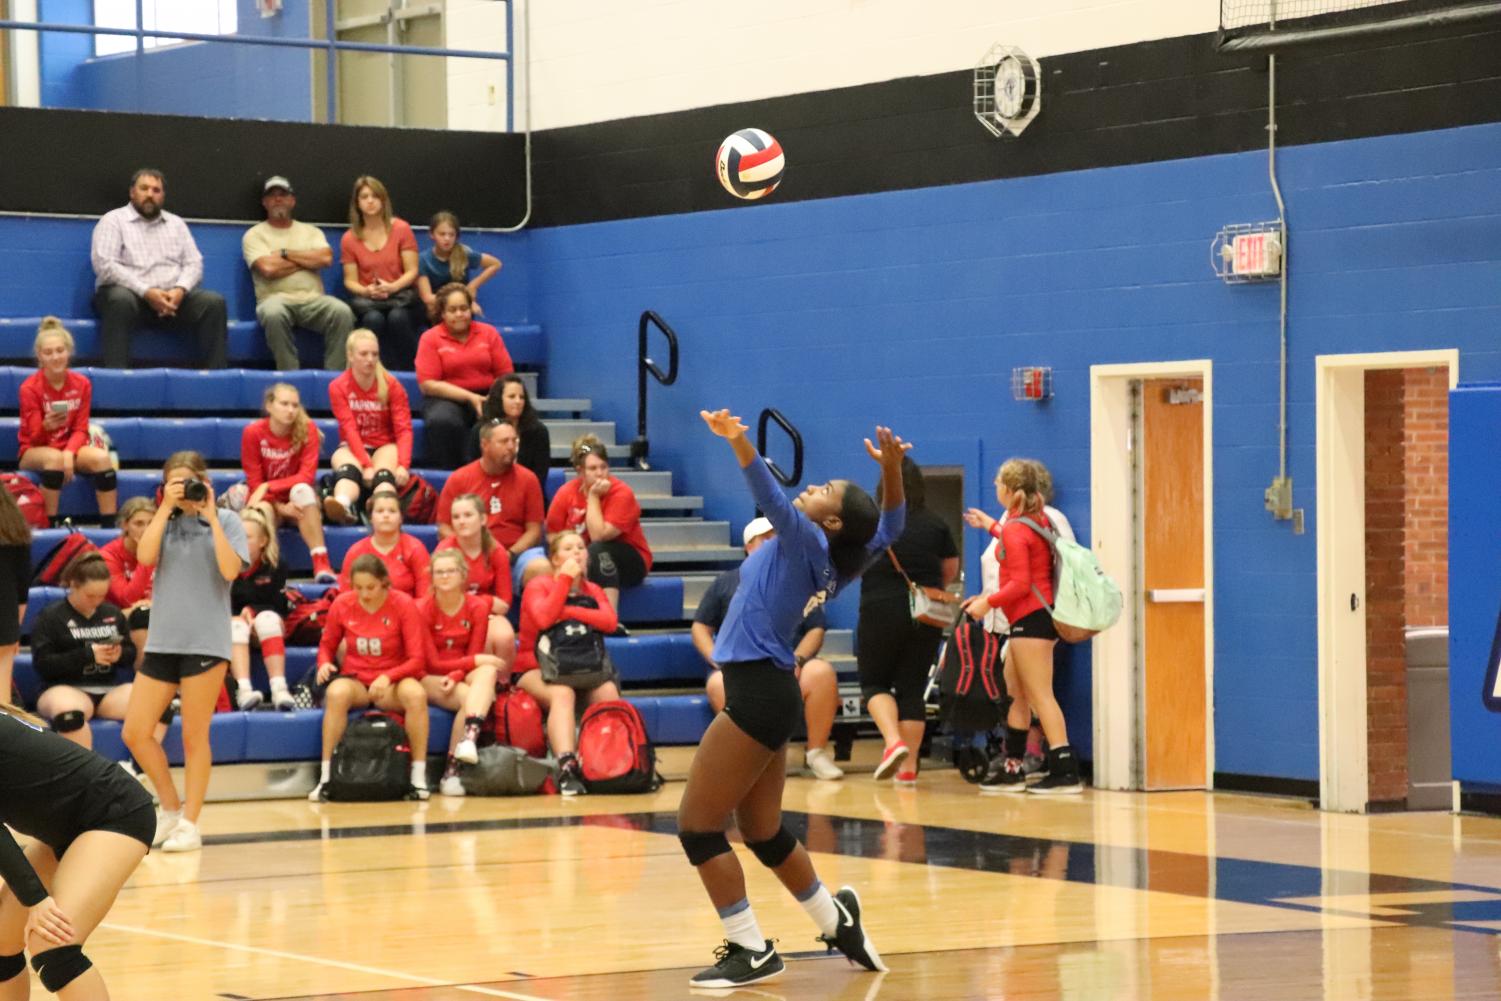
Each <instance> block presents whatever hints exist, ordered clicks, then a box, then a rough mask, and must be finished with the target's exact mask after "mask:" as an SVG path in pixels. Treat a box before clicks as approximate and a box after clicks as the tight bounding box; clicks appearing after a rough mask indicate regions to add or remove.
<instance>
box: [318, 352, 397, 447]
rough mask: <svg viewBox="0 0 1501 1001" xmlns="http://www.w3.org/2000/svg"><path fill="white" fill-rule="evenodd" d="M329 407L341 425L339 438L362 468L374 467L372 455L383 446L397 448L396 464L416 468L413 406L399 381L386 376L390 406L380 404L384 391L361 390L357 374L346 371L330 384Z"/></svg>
mask: <svg viewBox="0 0 1501 1001" xmlns="http://www.w3.org/2000/svg"><path fill="white" fill-rule="evenodd" d="M328 403H329V406H330V407H332V408H333V412H334V417H336V418H337V419H338V421H339V438H340V440H341V441H343V443H344V446H345V447H346V448H348V449H349V451H350V452H352V453H353V454H354V461H355V462H358V463H359V464H360V465H361V466H368V465H370V453H371V452H373V451H375V450H376V449H377V448H380V447H381V446H382V445H390V444H393V443H394V444H395V445H396V464H397V465H398V466H401V467H402V468H406V469H409V468H411V465H412V404H411V401H410V400H409V399H408V398H407V391H406V389H405V388H404V387H403V386H402V385H401V383H400V382H399V381H397V379H396V377H395V376H393V375H390V374H389V373H388V374H387V375H386V402H385V403H381V402H380V387H379V386H378V385H376V384H372V385H371V386H370V390H369V392H366V391H365V390H363V389H361V388H360V384H359V383H358V382H356V381H355V378H354V373H353V372H350V371H347V370H346V371H345V372H344V374H343V375H341V376H339V377H338V378H337V379H335V380H334V381H333V382H331V383H329V384H328Z"/></svg>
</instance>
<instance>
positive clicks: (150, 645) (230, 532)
mask: <svg viewBox="0 0 1501 1001" xmlns="http://www.w3.org/2000/svg"><path fill="white" fill-rule="evenodd" d="M214 513H215V514H217V515H218V516H219V524H221V525H223V526H224V535H225V537H226V538H228V539H229V544H230V545H231V546H233V547H234V550H235V552H236V553H239V555H240V569H241V570H243V569H244V568H245V567H247V566H249V565H250V550H249V547H248V546H247V545H246V542H245V525H244V524H243V523H242V522H241V521H240V516H239V515H237V514H235V513H234V512H233V511H225V510H222V509H218V508H216V509H215V512H214ZM230 583H231V582H230V581H227V580H225V579H224V575H223V574H221V573H220V572H219V562H218V560H216V559H215V558H214V530H213V528H212V527H211V526H210V525H209V523H208V522H206V521H203V520H202V519H200V518H198V517H196V516H194V515H189V514H179V515H177V516H176V517H174V518H171V519H169V520H168V521H167V527H166V529H165V530H164V531H163V532H162V548H161V553H160V555H158V557H157V560H156V576H155V577H154V578H153V579H152V584H151V628H150V630H148V631H147V633H146V652H147V653H188V654H199V655H201V656H204V657H219V658H222V659H224V660H228V659H229V651H230V642H229V589H230Z"/></svg>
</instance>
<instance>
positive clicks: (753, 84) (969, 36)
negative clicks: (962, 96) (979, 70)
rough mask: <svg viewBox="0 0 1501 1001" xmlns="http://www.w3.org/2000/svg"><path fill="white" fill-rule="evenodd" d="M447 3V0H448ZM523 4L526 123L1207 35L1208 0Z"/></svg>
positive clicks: (604, 116) (1213, 9)
mask: <svg viewBox="0 0 1501 1001" xmlns="http://www.w3.org/2000/svg"><path fill="white" fill-rule="evenodd" d="M450 2H451V3H452V2H453V0H450ZM531 7H532V10H531V14H532V18H533V23H532V52H533V61H532V90H533V99H532V116H533V117H532V121H533V125H534V127H536V128H538V129H549V128H558V127H560V126H566V125H581V124H585V123H588V122H598V121H608V120H611V119H616V118H629V117H633V116H636V115H647V114H657V113H661V112H666V111H680V110H683V109H685V108H700V107H708V106H712V105H716V104H725V103H730V102H735V101H749V100H755V99H757V98H764V97H773V96H780V95H784V94H799V93H806V92H810V91H820V90H828V89H830V88H835V87H848V86H853V85H856V84H862V83H873V82H876V81H879V80H891V79H895V78H898V77H905V76H921V75H925V74H931V73H942V72H946V71H950V70H957V69H967V68H970V67H972V66H974V64H975V63H976V62H978V61H979V60H980V58H981V57H982V56H983V55H984V54H985V52H986V50H987V49H989V48H990V46H991V44H992V43H994V42H1005V43H1007V44H1011V45H1019V46H1021V47H1022V48H1023V49H1025V50H1026V51H1027V52H1028V53H1030V54H1031V55H1033V56H1036V57H1038V58H1042V57H1046V56H1048V55H1054V54H1057V53H1063V52H1079V51H1083V50H1086V49H1095V48H1100V47H1103V46H1109V45H1123V44H1128V43H1131V42H1139V41H1146V40H1149V39H1155V38H1171V37H1175V36H1178V35H1190V34H1195V33H1198V32H1205V31H1213V30H1215V29H1216V28H1218V26H1219V2H1218V0H926V2H920V0H547V2H544V3H534V4H532V5H531Z"/></svg>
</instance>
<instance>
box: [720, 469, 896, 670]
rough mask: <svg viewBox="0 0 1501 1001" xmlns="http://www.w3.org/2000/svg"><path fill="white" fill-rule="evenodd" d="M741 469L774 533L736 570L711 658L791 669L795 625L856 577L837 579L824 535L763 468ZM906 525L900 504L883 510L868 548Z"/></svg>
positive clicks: (880, 544)
mask: <svg viewBox="0 0 1501 1001" xmlns="http://www.w3.org/2000/svg"><path fill="white" fill-rule="evenodd" d="M743 472H744V473H745V480H746V483H747V484H748V485H749V486H750V491H751V496H752V497H754V498H755V500H756V506H757V507H759V508H760V509H761V510H762V512H764V513H765V515H766V517H767V518H768V519H769V520H770V521H771V524H772V527H773V528H775V529H776V531H777V534H776V537H775V538H772V539H770V540H768V541H767V542H766V543H764V544H763V545H761V546H760V547H759V548H757V550H756V551H755V552H754V553H751V554H750V556H748V557H746V560H745V562H744V563H742V564H741V565H740V586H739V587H738V588H736V590H735V597H734V598H732V599H731V600H730V610H729V612H728V614H726V615H725V618H724V625H723V626H722V627H720V630H719V633H718V635H716V636H715V637H714V660H715V661H716V662H717V663H720V664H729V663H734V662H736V661H743V660H770V661H771V662H772V663H774V664H776V665H778V666H779V667H785V668H786V669H788V670H791V669H792V667H793V655H792V638H793V636H794V635H795V634H796V632H797V627H798V623H800V622H802V621H803V619H804V618H805V617H806V616H807V615H808V613H809V612H811V611H813V609H815V608H818V607H819V606H821V605H823V604H824V603H825V602H826V601H828V600H829V599H830V598H832V597H834V595H835V594H836V593H838V591H839V589H840V588H841V587H843V586H844V585H846V584H848V583H850V582H851V581H852V580H853V579H854V578H849V579H842V578H840V576H839V574H838V572H837V571H835V569H834V564H833V562H832V561H831V560H830V559H829V539H828V536H827V535H825V534H824V530H823V529H822V528H821V527H819V526H818V525H815V524H813V522H812V521H810V520H809V519H808V517H807V516H806V515H804V514H803V513H802V512H801V511H799V510H798V509H797V508H795V507H793V506H792V502H791V501H789V500H788V499H787V495H786V494H784V493H782V489H781V487H779V486H778V485H777V482H776V480H774V479H772V476H771V473H770V471H768V470H767V468H766V463H764V462H761V461H756V462H752V463H751V464H750V465H749V466H746V467H745V468H744V470H743ZM906 520H907V509H906V507H905V505H904V506H902V507H898V508H894V509H892V510H890V511H882V512H881V522H880V524H879V525H878V526H876V534H875V535H874V536H872V537H871V540H870V542H869V543H868V544H867V545H866V547H865V548H866V551H867V552H869V553H878V552H880V551H881V550H882V549H885V548H886V547H887V546H889V545H891V543H892V541H893V540H895V539H896V538H898V537H899V536H900V535H901V534H902V528H903V526H904V525H905V524H906ZM856 576H858V575H856Z"/></svg>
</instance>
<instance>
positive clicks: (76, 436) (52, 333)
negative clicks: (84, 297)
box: [17, 316, 489, 521]
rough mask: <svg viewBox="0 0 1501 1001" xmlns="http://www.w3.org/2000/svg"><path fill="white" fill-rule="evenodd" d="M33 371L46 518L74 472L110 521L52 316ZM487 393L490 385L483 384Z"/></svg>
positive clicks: (34, 428)
mask: <svg viewBox="0 0 1501 1001" xmlns="http://www.w3.org/2000/svg"><path fill="white" fill-rule="evenodd" d="M34 350H35V352H36V361H37V370H36V372H34V373H33V374H32V375H29V376H27V377H26V381H25V382H23V383H21V390H20V393H18V394H17V395H18V396H19V397H20V399H19V403H20V409H21V430H20V435H19V437H20V439H21V450H20V455H21V461H20V467H21V468H22V469H36V470H40V471H41V474H42V475H41V481H42V502H43V504H44V505H45V508H46V511H47V517H48V518H54V519H55V518H56V517H57V497H58V493H59V492H60V491H61V490H62V488H63V485H64V484H66V483H67V482H68V481H69V480H71V479H72V478H73V476H74V474H75V473H84V474H87V475H90V476H93V477H94V496H95V497H96V498H97V499H98V501H99V517H100V519H101V520H103V519H106V518H107V519H109V520H110V521H113V520H114V517H115V502H116V498H117V497H118V494H117V493H116V489H115V467H114V463H113V462H112V461H111V460H110V457H109V452H107V451H106V450H104V449H102V448H97V447H95V446H93V445H90V444H89V405H90V403H91V402H92V400H93V398H94V387H93V384H92V383H90V382H89V380H88V378H87V377H86V376H83V375H80V374H78V373H77V372H74V371H72V370H70V369H69V368H68V364H69V363H70V362H71V361H72V360H73V335H72V334H70V333H68V330H67V328H66V327H64V326H63V324H62V321H61V320H59V319H58V318H57V317H55V316H49V317H47V318H46V319H44V320H42V325H41V326H39V327H37V331H36V341H35V343H34ZM486 388H487V389H488V388H489V387H488V386H486Z"/></svg>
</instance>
